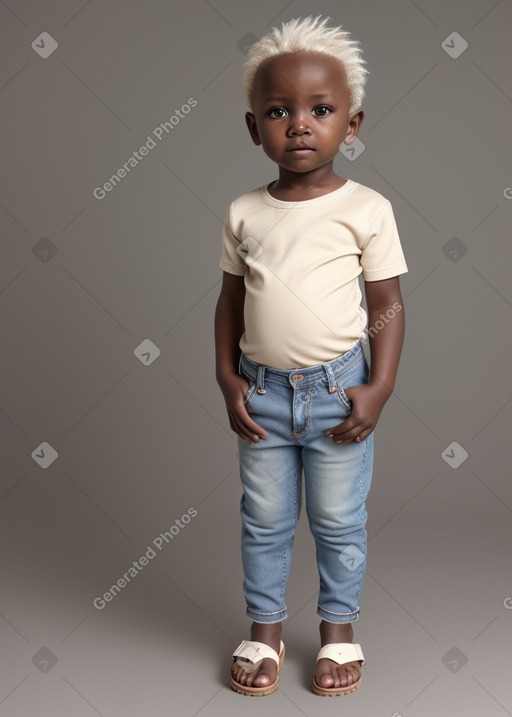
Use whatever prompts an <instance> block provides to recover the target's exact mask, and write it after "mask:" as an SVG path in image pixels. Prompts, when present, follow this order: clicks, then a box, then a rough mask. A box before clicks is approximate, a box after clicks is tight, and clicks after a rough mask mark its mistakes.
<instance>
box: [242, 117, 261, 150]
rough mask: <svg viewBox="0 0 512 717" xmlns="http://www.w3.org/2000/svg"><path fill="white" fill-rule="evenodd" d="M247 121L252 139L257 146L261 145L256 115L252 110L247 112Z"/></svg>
mask: <svg viewBox="0 0 512 717" xmlns="http://www.w3.org/2000/svg"><path fill="white" fill-rule="evenodd" d="M245 122H246V124H247V128H248V130H249V134H250V135H251V139H252V141H253V142H254V144H255V145H256V146H257V147H259V146H260V144H261V140H260V135H259V133H258V128H257V126H256V118H255V117H254V115H253V113H252V112H246V113H245Z"/></svg>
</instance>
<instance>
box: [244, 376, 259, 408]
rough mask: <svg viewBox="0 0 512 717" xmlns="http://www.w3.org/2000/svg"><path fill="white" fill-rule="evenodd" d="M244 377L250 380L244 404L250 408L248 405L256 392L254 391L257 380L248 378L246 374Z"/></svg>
mask: <svg viewBox="0 0 512 717" xmlns="http://www.w3.org/2000/svg"><path fill="white" fill-rule="evenodd" d="M244 378H245V380H246V381H249V388H248V389H247V393H246V394H245V396H244V406H245V407H246V408H248V406H249V405H250V403H251V399H252V396H253V394H254V391H255V390H256V381H251V380H249V379H247V378H246V377H245V376H244Z"/></svg>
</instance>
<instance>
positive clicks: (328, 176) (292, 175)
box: [269, 162, 347, 202]
mask: <svg viewBox="0 0 512 717" xmlns="http://www.w3.org/2000/svg"><path fill="white" fill-rule="evenodd" d="M332 167H333V162H330V163H329V164H328V165H325V166H324V167H319V168H318V169H315V170H312V171H311V172H302V173H299V172H290V171H289V170H288V169H284V168H283V167H279V179H278V180H277V181H276V182H274V183H273V184H272V185H271V187H270V188H269V193H270V194H271V195H272V196H273V197H275V198H276V199H289V200H291V201H295V202H300V201H304V200H307V199H314V198H315V197H321V196H322V195H323V194H328V193H329V192H332V191H334V190H335V189H338V188H339V187H342V186H343V185H344V184H345V182H346V181H347V180H346V179H343V177H339V176H338V175H337V174H334V172H333V168H332Z"/></svg>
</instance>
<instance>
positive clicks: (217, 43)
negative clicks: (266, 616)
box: [0, 0, 512, 717]
mask: <svg viewBox="0 0 512 717" xmlns="http://www.w3.org/2000/svg"><path fill="white" fill-rule="evenodd" d="M309 13H313V14H318V13H323V14H329V15H330V16H331V18H332V19H333V22H335V23H337V24H340V23H342V24H344V26H346V28H347V29H349V30H350V31H351V32H352V35H353V37H354V38H355V39H357V40H359V41H360V42H361V43H362V47H363V50H364V53H365V55H364V56H365V59H366V60H367V62H368V69H369V70H370V72H371V74H370V77H369V80H368V83H367V88H366V89H367V98H366V100H365V102H364V110H365V112H366V118H365V121H364V124H363V127H362V131H361V134H360V139H361V141H362V142H363V143H364V144H365V146H366V149H365V151H364V152H363V153H362V154H361V155H360V156H359V157H358V158H357V159H356V160H355V161H352V162H351V161H349V160H348V159H346V158H345V157H343V156H342V155H341V154H340V156H339V157H338V159H337V160H336V169H337V171H338V173H339V174H341V175H342V176H346V177H351V178H352V179H354V180H355V181H359V182H361V183H363V184H366V185H369V186H371V187H373V188H375V189H376V190H378V191H380V192H381V193H382V194H384V195H385V196H386V197H388V198H389V199H390V201H391V203H392V205H393V208H394V211H395V216H396V219H397V223H398V226H399V231H400V235H401V238H402V242H403V247H404V251H405V253H406V257H407V261H408V265H409V273H408V274H407V275H405V276H403V277H402V279H401V286H402V291H403V295H404V299H405V306H406V324H407V329H406V333H407V335H406V342H405V346H404V353H403V359H402V363H401V368H400V372H399V379H398V382H397V385H396V390H395V392H394V394H393V396H392V397H391V398H390V400H389V402H388V404H387V406H386V408H385V410H384V412H383V415H382V419H381V422H380V423H379V426H378V428H377V431H376V467H375V472H374V477H373V485H372V490H371V492H370V498H369V501H368V511H369V521H368V533H369V555H368V567H367V572H366V576H365V580H364V584H363V596H362V600H361V617H360V620H359V621H358V623H357V624H356V625H355V640H356V641H357V642H360V643H361V645H362V647H363V650H364V653H365V656H366V659H367V664H366V666H365V667H364V669H363V675H364V676H363V685H362V687H361V688H360V689H359V690H358V692H356V693H354V694H353V695H350V696H348V697H345V698H342V699H343V701H342V702H341V704H340V699H341V698H339V699H337V700H336V699H333V700H321V699H320V698H318V697H315V696H314V695H313V694H312V693H311V692H310V679H311V675H312V671H313V666H314V659H315V656H316V652H317V650H318V647H319V638H318V623H319V618H318V617H317V616H316V613H315V608H316V596H317V573H316V564H315V559H314V545H313V540H312V537H311V535H310V534H309V531H308V528H307V522H306V521H305V516H302V519H301V521H300V523H299V527H298V530H297V536H296V543H295V551H294V561H293V565H292V575H291V578H290V582H289V587H288V594H287V603H288V608H289V613H290V617H289V619H288V621H286V622H285V625H284V632H283V637H284V640H285V642H286V646H287V658H286V660H285V667H284V670H283V672H282V675H281V686H280V688H279V690H278V692H277V693H275V694H274V695H273V696H271V697H267V698H266V700H265V702H263V703H262V702H261V701H260V700H252V699H247V698H244V697H242V696H240V695H236V694H235V693H234V692H232V691H231V690H230V689H229V686H228V675H229V663H230V654H231V652H232V650H233V649H234V648H235V647H236V646H237V645H238V643H239V642H240V641H241V640H242V639H244V638H248V636H249V634H248V630H249V626H250V621H249V620H248V618H246V617H245V615H244V603H243V595H242V587H241V580H242V572H241V564H240V553H239V530H240V520H239V499H240V486H239V478H238V471H237V453H236V438H235V434H234V433H233V432H232V431H231V430H230V428H229V422H228V420H227V416H226V412H225V407H224V402H223V399H222V395H221V393H220V391H219V389H218V387H217V384H216V381H215V368H214V342H213V338H214V337H213V315H214V307H215V303H216V300H217V297H218V294H219V289H220V281H221V270H220V268H219V266H218V261H219V258H220V250H221V242H220V232H221V221H222V219H223V217H224V213H225V211H226V209H227V206H228V204H229V202H230V201H231V200H232V199H234V198H235V197H236V196H238V195H239V194H241V193H242V192H244V191H248V190H249V189H252V188H254V187H256V186H258V185H260V184H263V183H264V182H268V181H271V180H272V179H274V178H275V177H276V170H275V167H274V166H273V165H272V164H271V163H270V161H269V160H268V159H267V158H266V157H265V156H264V154H263V152H262V151H261V148H256V147H255V146H253V145H252V143H251V141H250V138H249V135H248V133H247V130H246V127H245V124H244V121H243V113H244V111H245V103H244V98H243V92H242V82H241V69H242V62H243V50H244V46H245V45H246V44H247V38H245V40H244V37H245V36H246V35H247V33H252V35H253V36H255V37H260V36H261V35H262V34H264V32H265V31H266V30H267V29H268V27H269V26H270V25H271V24H273V23H274V22H278V23H280V22H281V21H282V20H288V19H290V18H291V17H296V16H305V15H307V14H309ZM511 25H512V5H511V3H510V2H509V1H508V0H500V1H499V2H495V0H489V1H484V0H479V1H478V2H477V1H476V0H456V1H455V0H452V1H451V2H441V1H440V0H417V1H415V2H413V1H412V0H391V1H389V2H385V3H384V2H377V0H373V1H371V2H370V1H366V2H365V1H361V0H357V1H356V0H347V2H343V3H339V2H328V1H326V2H316V1H311V0H310V1H309V2H305V1H304V2H303V1H300V0H294V1H293V2H287V0H283V2H281V3H277V4H276V3H275V2H270V0H260V2H258V3H254V2H247V1H243V2H234V1H233V0H204V1H203V0H197V1H193V2H184V1H181V2H163V0H149V1H147V2H143V1H142V0H139V1H136V0H130V1H129V2H120V1H118V2H115V1H113V0H112V1H109V2H99V1H94V0H90V1H89V2H83V1H82V0H76V1H68V2H64V1H63V0H60V1H59V0H53V1H52V2H44V3H41V2H35V0H33V1H27V0H24V1H21V0H20V1H18V2H17V1H16V0H7V1H5V2H0V26H1V27H2V48H3V52H2V63H1V70H0V75H1V81H0V85H1V95H0V100H1V104H2V115H3V121H2V128H3V142H2V166H3V171H2V190H1V205H2V206H1V212H0V218H1V222H2V246H3V253H2V256H3V261H2V264H1V283H0V287H1V301H0V311H1V319H2V349H1V351H2V376H3V381H2V385H1V409H2V410H1V430H2V454H1V459H2V465H1V482H2V484H1V491H0V497H1V501H0V534H1V535H0V541H1V550H2V589H1V598H0V617H1V619H0V645H1V659H2V669H1V672H0V714H1V715H2V717H14V716H17V715H20V716H23V717H27V716H29V715H38V716H40V717H45V716H46V715H48V716H49V715H53V716H55V715H58V716H60V715H73V717H91V716H92V715H95V714H99V715H103V716H104V717H110V716H117V715H122V716H123V717H131V716H132V715H141V714H149V715H152V717H159V716H160V715H168V714H180V715H184V716H186V715H198V714H199V715H201V717H207V716H208V715H235V714H239V713H240V710H244V712H245V713H246V714H250V715H252V714H256V713H257V711H259V710H261V709H264V710H266V711H267V712H268V714H270V715H274V714H275V715H277V714H279V715H290V716H295V715H297V716H298V715H300V714H302V715H313V714H315V715H316V714H320V713H322V714H334V713H338V711H339V710H340V709H343V710H349V712H350V714H351V715H354V716H358V715H361V716H363V715H364V716H365V717H368V716H371V717H373V716H374V715H378V716H379V717H380V716H384V717H399V716H400V715H403V717H423V716H427V715H428V716H430V715H433V714H436V715H441V716H444V715H450V716H451V715H465V716H467V715H469V716H472V715H483V714H485V715H486V717H502V716H503V715H505V714H508V715H511V714H512V691H511V686H510V680H509V672H508V670H509V668H510V655H509V648H510V645H511V644H512V609H510V608H512V597H511V596H512V580H511V570H510V567H511V565H510V540H511V537H512V536H511V507H512V488H511V482H510V463H511V460H510V457H511V456H510V453H511V443H512V442H511V441H510V437H509V427H510V417H511V398H512V395H511V393H512V391H511V386H510V381H509V369H510V356H511V341H510V331H509V327H510V315H511V306H512V293H511V288H510V254H511V250H510V221H511V213H512V201H511V196H512V190H511V188H510V187H511V185H512V175H511V173H510V166H511V165H510V126H511V120H512V112H511V109H512V108H511V101H512V85H511V75H510V66H511V53H510V27H511ZM42 32H47V33H49V35H51V36H52V37H53V38H54V39H55V40H56V41H57V43H58V47H57V49H56V50H55V51H54V52H53V53H52V54H51V55H50V56H49V57H48V58H46V59H43V58H42V57H40V55H39V54H38V52H36V50H35V49H33V47H32V43H33V42H34V40H36V38H38V37H39V35H40V34H41V33H42ZM452 32H457V33H459V34H460V35H461V36H462V38H464V39H465V40H466V41H467V42H468V43H469V46H468V48H467V49H466V50H465V51H464V52H463V53H462V54H460V56H459V57H458V58H453V57H451V56H450V55H449V54H448V52H447V51H445V49H443V48H444V47H447V46H452V47H451V52H452V54H454V53H456V52H457V50H458V49H459V48H460V47H461V45H460V43H461V42H462V41H461V40H459V39H456V40H455V41H454V42H451V41H450V40H449V39H448V40H447V38H449V36H450V35H451V33H452ZM39 44H41V43H39ZM46 46H47V44H46ZM190 97H194V98H195V99H196V100H197V106H196V107H194V108H193V109H192V110H191V111H190V113H189V114H187V115H186V116H185V117H184V118H183V119H181V120H180V121H179V123H178V124H176V125H175V126H174V127H173V130H172V131H170V132H169V134H168V135H165V136H164V137H163V139H162V140H161V141H159V142H157V146H156V147H155V148H154V149H152V150H151V152H150V153H149V154H148V156H146V157H144V158H143V159H142V161H141V162H140V164H139V165H138V166H137V167H136V168H134V169H133V170H132V171H131V172H130V174H129V175H128V176H126V177H125V178H124V179H123V180H122V182H121V183H120V184H119V185H118V186H117V187H116V188H115V189H114V190H113V191H112V192H110V193H109V194H107V195H106V197H105V198H104V199H103V200H98V199H95V198H94V196H93V190H94V188H95V187H97V186H99V185H101V184H103V183H104V182H105V181H107V180H108V179H109V177H110V176H111V175H112V174H113V173H114V172H116V171H117V170H118V168H119V167H121V166H122V165H123V163H124V162H126V161H127V160H128V158H129V157H130V156H131V155H132V153H133V152H134V151H136V150H137V149H138V148H139V147H140V146H141V145H142V144H143V143H144V142H145V141H146V138H147V136H148V135H150V134H151V133H152V131H153V130H154V129H155V128H156V127H158V126H159V125H160V123H162V122H165V121H168V120H169V118H170V117H171V116H172V115H174V114H175V110H176V109H179V108H180V107H181V106H182V105H183V104H184V103H186V102H187V101H188V99H189V98H190ZM146 339H149V340H150V342H152V344H146V345H145V346H143V347H142V348H138V347H139V346H140V344H141V343H142V342H143V341H145V340H146ZM153 344H154V346H153ZM147 346H149V350H148V351H147V352H146V353H145V355H141V354H142V353H144V348H145V347H147ZM158 351H160V354H159V355H158V356H157V353H158ZM138 356H140V358H138ZM453 442H456V443H457V445H455V446H454V447H453V446H452V447H451V448H449V446H450V445H451V444H452V443H453ZM45 443H47V444H49V446H51V447H52V448H53V450H54V451H56V453H57V454H58V455H57V457H56V459H55V460H54V461H53V462H52V463H51V465H49V466H48V467H46V468H45V467H43V464H44V460H47V457H48V455H49V450H50V449H49V448H48V446H46V445H43V446H41V444H45ZM463 451H466V452H467V453H468V456H467V458H466V460H464V461H463V462H461V460H462V459H463V458H464V457H465V454H464V452H463ZM42 456H44V457H45V458H44V459H43V458H42ZM459 464H460V465H459ZM454 466H458V467H454ZM190 508H195V509H196V510H197V515H196V517H194V518H193V519H192V520H191V521H190V522H189V523H188V524H187V525H184V527H183V528H182V529H180V530H179V532H178V534H176V535H174V536H173V538H172V541H169V544H165V545H164V547H163V548H162V549H161V550H160V551H159V552H158V554H157V555H156V557H154V558H153V559H152V560H151V561H150V562H149V564H148V565H147V566H145V567H144V568H143V569H142V570H141V571H140V572H139V574H138V575H137V577H135V578H134V579H133V580H132V581H131V582H130V583H129V584H127V585H126V587H125V588H124V589H123V590H122V591H121V593H120V594H119V595H117V597H115V599H114V600H112V601H111V602H109V603H107V604H106V607H105V608H104V609H103V610H98V609H96V608H95V607H94V606H93V600H94V599H95V598H96V597H97V596H101V595H102V594H103V593H104V592H105V591H107V590H108V589H109V588H110V586H111V585H112V584H113V583H115V582H116V581H117V579H118V578H119V577H120V576H121V575H122V574H123V573H124V572H126V570H127V569H128V568H129V567H130V565H132V562H133V561H136V560H137V559H138V558H139V557H140V556H141V555H143V554H144V552H145V551H146V550H147V547H148V546H149V545H151V544H152V541H153V540H154V539H155V538H156V537H157V536H159V534H160V533H161V532H163V531H165V530H167V529H168V528H169V527H170V526H171V525H173V524H175V520H176V519H180V516H182V515H183V514H185V513H186V512H187V511H188V510H189V509H190ZM174 532H176V531H174Z"/></svg>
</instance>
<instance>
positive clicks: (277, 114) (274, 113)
mask: <svg viewBox="0 0 512 717" xmlns="http://www.w3.org/2000/svg"><path fill="white" fill-rule="evenodd" d="M268 114H269V117H273V118H274V119H281V117H286V115H287V112H286V110H285V108H284V107H272V109H271V110H269V113H268Z"/></svg>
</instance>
